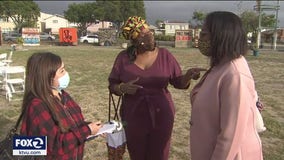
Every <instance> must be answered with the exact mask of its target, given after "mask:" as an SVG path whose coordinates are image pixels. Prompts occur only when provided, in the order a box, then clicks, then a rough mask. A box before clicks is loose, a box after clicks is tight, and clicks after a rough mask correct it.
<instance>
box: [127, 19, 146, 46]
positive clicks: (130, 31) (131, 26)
mask: <svg viewBox="0 0 284 160" xmlns="http://www.w3.org/2000/svg"><path fill="white" fill-rule="evenodd" d="M146 28H149V26H148V24H147V23H146V21H145V20H144V19H142V18H141V17H138V16H132V17H129V18H128V19H127V20H126V22H125V23H124V25H123V26H122V35H123V37H124V38H125V39H126V40H129V39H136V38H137V36H138V35H139V33H140V32H141V31H142V30H143V29H146Z"/></svg>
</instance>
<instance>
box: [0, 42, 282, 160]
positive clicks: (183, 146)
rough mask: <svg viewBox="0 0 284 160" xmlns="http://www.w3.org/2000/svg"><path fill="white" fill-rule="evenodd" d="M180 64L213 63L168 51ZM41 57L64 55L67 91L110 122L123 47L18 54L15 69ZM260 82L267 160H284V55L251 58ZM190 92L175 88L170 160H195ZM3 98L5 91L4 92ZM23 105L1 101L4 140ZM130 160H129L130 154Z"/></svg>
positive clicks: (90, 152) (100, 148) (95, 148)
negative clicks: (111, 92) (113, 80)
mask: <svg viewBox="0 0 284 160" xmlns="http://www.w3.org/2000/svg"><path fill="white" fill-rule="evenodd" d="M9 49H10V48H9V46H5V45H4V46H1V47H0V53H3V52H9ZM168 49H169V50H170V51H171V52H172V53H173V55H174V56H175V57H176V58H177V60H178V61H179V62H180V65H181V67H182V69H183V70H186V69H188V68H189V67H206V68H208V60H207V59H206V58H205V57H204V56H202V55H201V54H200V53H199V51H198V50H197V49H179V48H171V47H169V48H168ZM37 51H51V52H54V53H56V54H58V55H60V56H61V57H62V59H63V61H64V63H65V66H66V69H67V71H68V72H69V74H70V76H71V82H70V85H69V87H68V88H67V91H68V92H69V93H70V94H71V95H72V97H73V98H74V99H75V100H76V101H77V102H78V103H79V104H80V106H81V108H82V111H83V114H84V116H85V118H86V119H87V120H91V121H96V120H101V121H107V116H108V90H107V86H108V81H107V77H108V74H109V73H110V70H111V67H112V64H113V61H114V59H115V57H116V55H117V54H118V52H120V51H121V48H120V47H115V46H114V47H100V46H88V45H85V46H40V47H24V49H23V50H17V51H15V52H14V54H13V63H12V64H11V65H26V60H27V58H28V57H29V56H30V55H31V54H32V53H34V52H37ZM246 58H247V60H248V62H249V65H250V67H251V71H252V73H253V76H254V78H255V82H256V88H257V91H258V94H259V96H260V98H261V100H262V102H263V103H264V104H265V110H264V111H263V112H262V115H263V117H264V121H265V124H266V127H267V131H265V132H264V133H262V134H261V139H262V143H263V152H264V158H265V160H283V159H284V102H283V100H284V91H283V89H284V52H275V51H269V50H266V51H265V50H260V55H259V56H258V57H254V56H252V54H251V53H249V54H248V55H247V56H246ZM195 83H196V82H193V83H192V85H191V87H190V88H189V89H188V90H176V89H173V88H172V87H170V90H171V92H172V95H173V98H174V102H175V107H176V117H175V124H174V131H173V135H172V145H171V151H170V160H190V152H189V124H188V121H189V118H190V111H191V106H190V103H189V93H190V90H191V89H192V87H193V85H194V84H195ZM2 92H3V91H2ZM20 105H21V101H12V102H9V103H8V101H7V100H6V99H5V96H4V95H1V96H0V139H3V138H4V137H5V135H6V134H7V132H8V130H9V129H10V128H11V126H12V125H14V123H15V121H16V119H17V118H18V115H19V112H20ZM106 153H107V150H106V144H105V139H104V138H103V137H99V138H97V139H95V140H92V141H90V142H87V143H86V147H85V158H84V159H86V160H93V159H97V160H105V159H107V158H106ZM125 159H126V160H127V159H129V157H128V155H127V153H126V154H125Z"/></svg>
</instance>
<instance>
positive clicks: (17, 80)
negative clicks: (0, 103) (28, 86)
mask: <svg viewBox="0 0 284 160" xmlns="http://www.w3.org/2000/svg"><path fill="white" fill-rule="evenodd" d="M25 72H26V69H25V67H24V66H7V67H6V68H5V69H4V74H5V78H4V80H3V81H4V83H5V90H6V99H8V100H9V101H11V100H12V97H13V94H16V93H23V92H24V90H25V76H26V73H25Z"/></svg>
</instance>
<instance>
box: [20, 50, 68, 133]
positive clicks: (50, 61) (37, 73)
mask: <svg viewBox="0 0 284 160" xmlns="http://www.w3.org/2000/svg"><path fill="white" fill-rule="evenodd" d="M61 65H62V60H61V58H60V57H59V56H58V55H55V54H53V53H51V52H38V53H34V54H33V55H32V56H31V57H29V59H28V61H27V67H26V80H25V93H24V98H23V103H22V109H25V107H27V106H28V105H29V103H30V102H31V100H32V99H33V98H35V97H37V98H39V99H41V100H42V101H43V102H44V103H45V104H46V105H47V107H48V108H49V110H50V112H51V114H52V116H53V118H54V120H55V121H56V123H58V125H59V127H60V128H61V130H62V131H63V132H65V131H67V130H68V126H63V124H62V123H61V120H60V119H61V114H60V113H59V112H58V109H57V107H56V106H58V105H61V104H60V103H58V100H57V98H56V97H54V96H53V94H52V82H53V79H54V77H55V74H56V71H57V69H58V68H59V67H61Z"/></svg>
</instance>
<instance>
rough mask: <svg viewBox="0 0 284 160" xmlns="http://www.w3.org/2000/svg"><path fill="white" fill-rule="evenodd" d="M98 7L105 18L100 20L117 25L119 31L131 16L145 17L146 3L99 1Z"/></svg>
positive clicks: (136, 0)
mask: <svg viewBox="0 0 284 160" xmlns="http://www.w3.org/2000/svg"><path fill="white" fill-rule="evenodd" d="M96 2H97V5H98V8H99V10H100V12H101V13H103V16H102V17H101V19H100V20H102V21H110V22H112V23H113V24H115V25H116V28H117V30H119V28H120V26H121V23H123V22H124V21H126V20H127V19H128V17H130V16H141V17H142V18H146V16H145V8H144V1H141V0H135V1H106V0H97V1H96Z"/></svg>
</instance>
